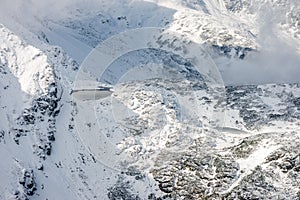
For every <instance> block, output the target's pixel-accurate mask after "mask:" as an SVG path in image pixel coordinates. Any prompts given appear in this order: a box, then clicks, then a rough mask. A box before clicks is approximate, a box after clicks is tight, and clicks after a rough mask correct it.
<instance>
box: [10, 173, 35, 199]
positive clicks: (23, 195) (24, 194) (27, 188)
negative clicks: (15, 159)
mask: <svg viewBox="0 0 300 200" xmlns="http://www.w3.org/2000/svg"><path fill="white" fill-rule="evenodd" d="M19 184H20V185H21V186H22V189H21V190H17V191H16V192H15V194H14V195H15V197H16V199H22V200H27V199H29V197H30V196H33V195H34V194H35V191H36V182H35V177H34V173H33V170H32V169H23V170H22V171H21V175H20V178H19Z"/></svg>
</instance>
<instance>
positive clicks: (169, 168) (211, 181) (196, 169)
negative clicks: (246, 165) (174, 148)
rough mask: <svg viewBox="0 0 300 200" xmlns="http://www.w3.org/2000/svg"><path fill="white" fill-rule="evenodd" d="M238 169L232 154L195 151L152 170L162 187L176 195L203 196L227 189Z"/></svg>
mask: <svg viewBox="0 0 300 200" xmlns="http://www.w3.org/2000/svg"><path fill="white" fill-rule="evenodd" d="M237 171H238V165H237V163H236V162H235V161H234V160H232V158H231V157H227V156H225V157H224V156H221V155H218V154H215V155H214V154H205V153H204V152H197V151H193V153H192V154H182V155H178V157H177V158H176V159H174V160H172V161H170V162H167V163H164V164H163V165H162V166H160V167H158V168H155V169H154V170H153V171H152V174H153V176H154V179H155V180H156V181H157V182H158V183H159V188H160V190H161V191H163V192H165V193H170V196H171V197H172V199H203V198H208V197H213V196H215V195H217V194H218V192H220V191H222V190H225V189H227V188H228V187H229V186H230V184H231V183H232V181H233V180H234V177H235V176H236V173H237Z"/></svg>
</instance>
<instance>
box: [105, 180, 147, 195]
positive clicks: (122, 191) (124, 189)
mask: <svg viewBox="0 0 300 200" xmlns="http://www.w3.org/2000/svg"><path fill="white" fill-rule="evenodd" d="M123 179H124V177H122V176H120V177H119V179H118V181H117V183H116V184H115V185H114V186H113V187H111V188H108V194H107V196H108V198H109V199H110V200H141V198H139V196H138V195H135V194H132V192H131V185H130V182H129V181H127V182H126V181H124V180H123Z"/></svg>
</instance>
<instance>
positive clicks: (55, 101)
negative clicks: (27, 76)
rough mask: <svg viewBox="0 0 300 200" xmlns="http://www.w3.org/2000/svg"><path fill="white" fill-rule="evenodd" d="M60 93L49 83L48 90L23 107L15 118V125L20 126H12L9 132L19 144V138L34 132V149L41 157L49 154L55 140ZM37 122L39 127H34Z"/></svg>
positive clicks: (54, 85)
mask: <svg viewBox="0 0 300 200" xmlns="http://www.w3.org/2000/svg"><path fill="white" fill-rule="evenodd" d="M59 101H60V93H59V91H58V86H57V84H56V83H55V82H52V83H50V84H49V87H48V91H47V93H46V94H44V95H43V96H39V97H37V98H35V99H34V100H33V101H32V103H31V106H30V107H29V108H25V109H24V111H23V113H22V115H21V116H20V117H19V118H18V119H17V125H18V126H19V127H22V128H14V129H12V130H11V131H10V132H11V133H13V135H14V141H15V142H16V144H19V142H20V138H21V137H22V136H26V135H28V134H36V136H37V138H38V139H39V141H38V143H37V144H35V145H34V146H33V147H34V151H35V153H36V154H37V155H38V156H39V157H40V158H42V159H45V158H46V156H49V155H51V150H52V143H53V142H54V141H55V133H56V127H55V124H56V119H55V118H56V116H57V115H58V114H59V110H60V108H59ZM36 124H39V125H40V126H39V127H42V128H40V129H34V126H35V125H36Z"/></svg>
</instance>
